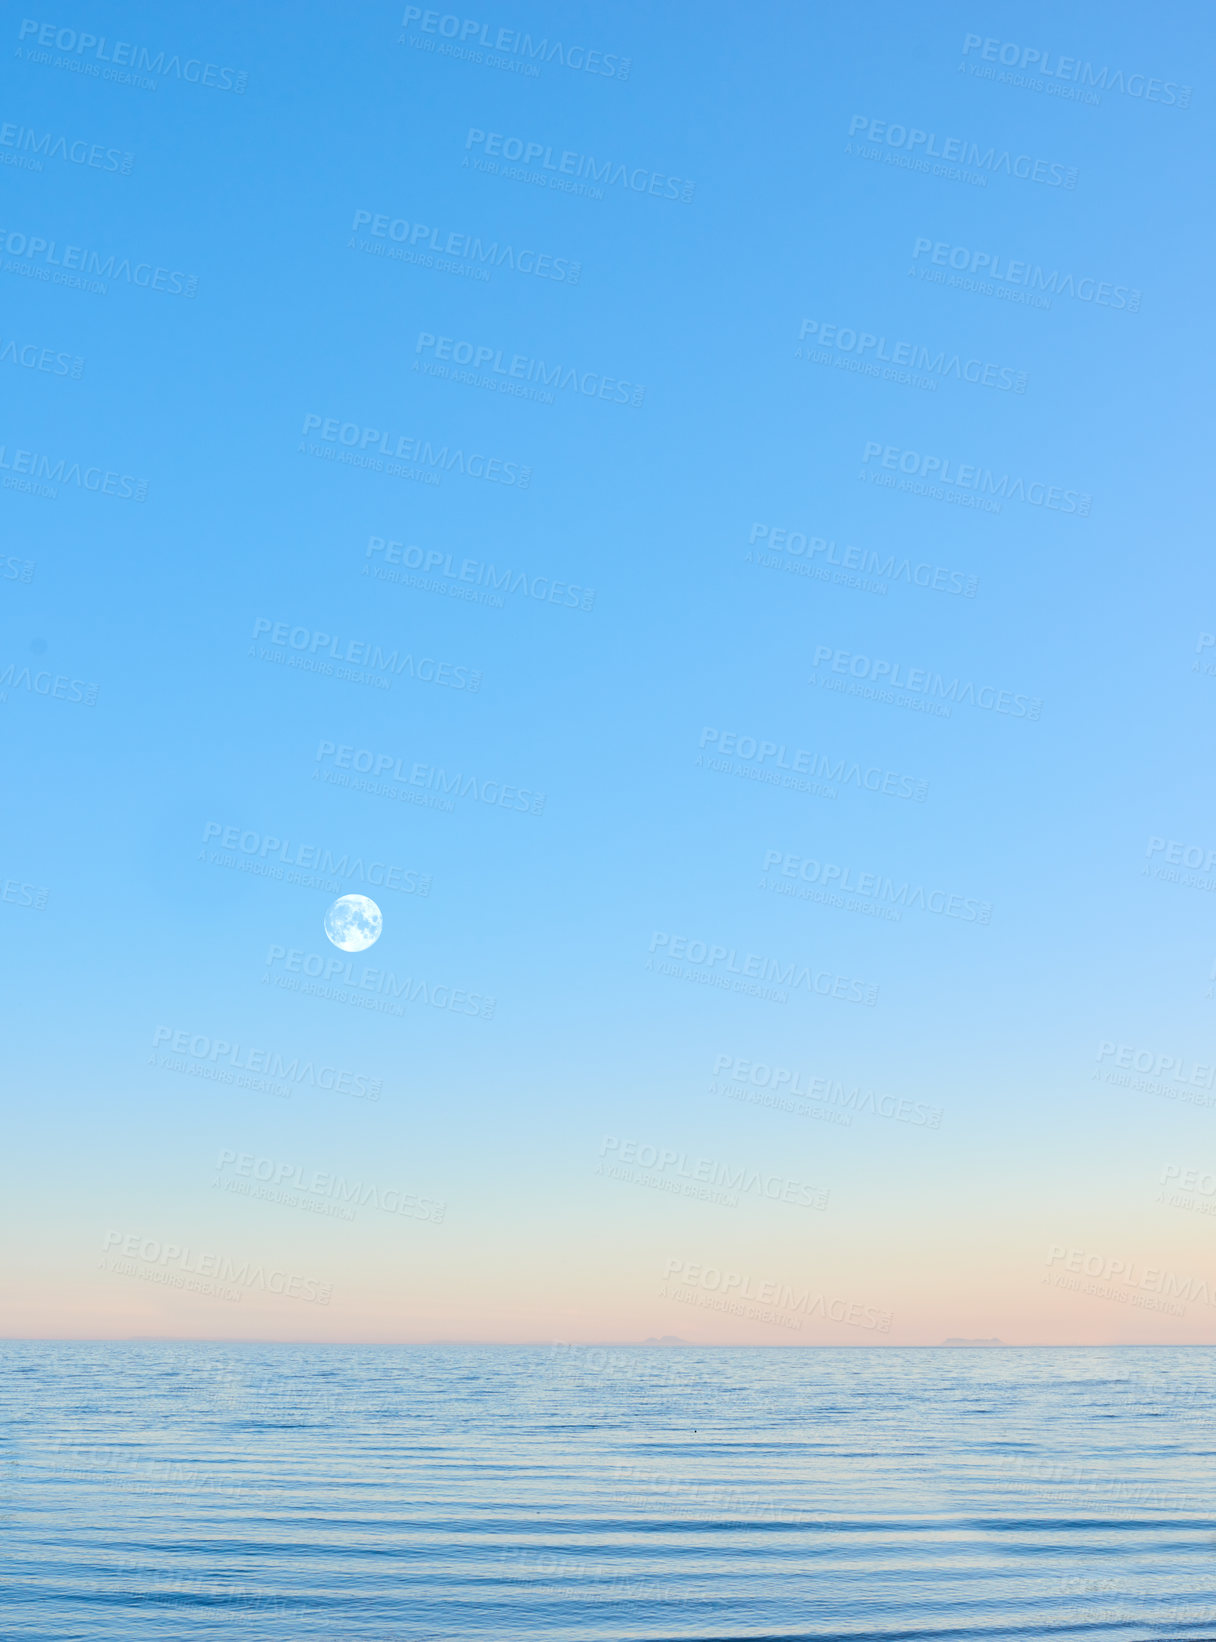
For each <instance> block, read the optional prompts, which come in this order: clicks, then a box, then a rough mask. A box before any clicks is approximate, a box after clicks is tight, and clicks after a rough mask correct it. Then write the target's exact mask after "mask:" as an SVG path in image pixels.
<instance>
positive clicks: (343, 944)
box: [325, 895, 384, 952]
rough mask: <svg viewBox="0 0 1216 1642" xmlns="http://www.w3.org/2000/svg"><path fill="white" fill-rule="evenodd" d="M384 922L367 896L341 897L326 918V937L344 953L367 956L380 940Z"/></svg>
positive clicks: (374, 904) (376, 907)
mask: <svg viewBox="0 0 1216 1642" xmlns="http://www.w3.org/2000/svg"><path fill="white" fill-rule="evenodd" d="M383 922H384V920H383V919H382V918H381V916H380V908H379V907H378V906H377V905H376V903H375V902H374V901H370V900H368V898H367V896H366V895H343V896H341V897H340V898H339V899H338V900H336V901H335V902H334V904H333V906H331V907H330V909H329V911H328V912H327V913H326V914H325V933H326V934H327V935H328V936H329V938H330V940H331V941H332V942H333V943H334V945H335V946H336V947H340V948H341V950H342V951H343V952H366V951H367V949H368V947H369V946H375V944H376V942H377V941H378V940H379V939H380V929H381V926H382V924H383Z"/></svg>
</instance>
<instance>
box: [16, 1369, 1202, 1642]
mask: <svg viewBox="0 0 1216 1642" xmlns="http://www.w3.org/2000/svg"><path fill="white" fill-rule="evenodd" d="M1212 1367H1213V1357H1212V1354H1211V1353H1210V1352H1209V1351H1207V1350H1204V1349H1201V1348H1186V1349H1158V1348H1140V1349H1131V1350H1041V1351H1040V1350H955V1351H912V1350H906V1351H905V1350H885V1351H865V1350H858V1351H830V1350H797V1349H794V1350H770V1351H764V1350H706V1349H700V1348H697V1349H692V1348H684V1349H681V1348H672V1349H646V1348H625V1347H611V1348H604V1349H601V1350H591V1349H589V1348H572V1349H569V1350H562V1349H554V1348H550V1347H486V1348H468V1347H395V1346H385V1347H319V1346H318V1347H313V1346H242V1345H207V1344H199V1345H161V1344H153V1343H141V1344H131V1345H125V1344H124V1345H102V1344H98V1345H82V1344H76V1343H72V1344H66V1343H63V1344H35V1343H8V1344H5V1345H3V1346H2V1347H0V1375H2V1382H0V1383H2V1387H3V1392H2V1395H3V1413H4V1439H3V1440H4V1451H3V1472H2V1474H3V1481H4V1492H3V1516H2V1520H3V1525H4V1534H3V1542H4V1552H3V1561H2V1563H0V1595H2V1598H3V1610H2V1611H3V1619H2V1620H0V1636H3V1638H4V1639H5V1642H8V1639H10V1638H13V1639H17V1638H20V1639H23V1642H26V1639H34V1638H37V1639H39V1642H42V1639H46V1642H51V1639H54V1642H71V1639H76V1638H81V1639H84V1638H88V1639H89V1642H96V1639H103V1642H105V1639H111V1638H112V1639H115V1642H117V1639H119V1638H122V1639H124V1642H125V1639H128V1638H148V1639H157V1642H160V1639H162V1638H166V1639H168V1638H190V1639H194V1638H201V1637H213V1636H214V1637H228V1638H233V1637H242V1638H243V1637H249V1638H262V1637H267V1638H269V1637H274V1638H276V1639H279V1642H296V1639H304V1642H319V1639H321V1638H325V1639H333V1642H338V1639H342V1642H361V1639H365V1638H366V1639H372V1638H375V1639H377V1642H395V1639H402V1642H405V1639H415V1638H419V1639H421V1638H426V1639H437V1638H443V1639H447V1638H454V1637H469V1638H504V1637H521V1638H522V1637H538V1636H539V1637H546V1638H554V1639H559V1642H566V1639H570V1642H574V1639H576V1638H577V1639H578V1642H600V1639H603V1642H608V1639H612V1642H632V1639H639V1642H640V1639H645V1642H659V1639H665V1638H672V1639H675V1638H685V1637H701V1638H713V1637H722V1638H727V1637H730V1638H734V1637H739V1638H757V1639H758V1638H766V1639H768V1638H772V1639H778V1638H780V1639H793V1638H801V1637H815V1638H829V1637H830V1638H838V1637H839V1638H863V1637H864V1638H914V1637H949V1638H957V1639H960V1642H961V1639H965V1638H972V1637H983V1638H992V1639H995V1638H1015V1637H1016V1638H1027V1637H1052V1638H1058V1639H1069V1638H1073V1637H1078V1638H1081V1637H1091V1638H1093V1637H1100V1638H1108V1637H1110V1638H1129V1639H1130V1638H1150V1637H1151V1638H1194V1637H1216V1497H1214V1490H1216V1467H1214V1466H1213V1435H1214V1431H1216V1426H1214V1423H1213V1417H1212V1416H1213V1403H1214V1400H1216V1391H1214V1387H1213V1376H1212Z"/></svg>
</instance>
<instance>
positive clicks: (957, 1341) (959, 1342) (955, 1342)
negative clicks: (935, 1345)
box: [942, 1334, 1005, 1346]
mask: <svg viewBox="0 0 1216 1642" xmlns="http://www.w3.org/2000/svg"><path fill="white" fill-rule="evenodd" d="M942 1344H943V1345H944V1346H1003V1345H1004V1344H1005V1342H1004V1340H998V1339H997V1337H996V1335H995V1334H994V1335H993V1336H992V1338H991V1340H964V1339H963V1338H962V1336H961V1335H958V1334H952V1335H951V1336H950V1338H949V1339H948V1340H943V1341H942Z"/></svg>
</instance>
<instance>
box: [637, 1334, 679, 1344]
mask: <svg viewBox="0 0 1216 1642" xmlns="http://www.w3.org/2000/svg"><path fill="white" fill-rule="evenodd" d="M642 1344H643V1345H644V1346H686V1345H687V1344H688V1341H687V1340H681V1338H680V1336H679V1335H678V1334H648V1335H647V1336H646V1338H645V1339H644V1340H643V1341H642Z"/></svg>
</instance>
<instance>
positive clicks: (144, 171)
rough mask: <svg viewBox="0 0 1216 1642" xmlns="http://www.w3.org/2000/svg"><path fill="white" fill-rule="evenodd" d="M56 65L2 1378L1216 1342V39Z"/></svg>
mask: <svg viewBox="0 0 1216 1642" xmlns="http://www.w3.org/2000/svg"><path fill="white" fill-rule="evenodd" d="M48 15H49V20H48V17H44V16H43V14H41V13H35V14H32V15H31V16H29V17H22V16H21V15H19V12H11V13H10V14H9V16H8V20H7V22H6V23H5V24H4V25H3V26H4V30H5V31H6V33H5V37H4V38H3V39H2V40H0V45H2V47H3V49H2V50H0V60H3V62H4V64H5V75H4V89H3V102H2V110H3V113H2V118H0V162H3V164H4V165H5V168H6V169H5V183H6V187H5V207H4V213H3V221H2V222H0V231H2V232H0V289H2V290H3V293H4V304H3V315H4V318H3V322H2V330H0V380H3V382H4V386H5V389H6V392H5V394H4V397H3V409H2V412H0V420H2V424H3V426H2V428H0V447H2V450H0V506H2V507H3V510H4V522H5V530H4V548H3V551H2V552H0V599H2V601H3V605H2V608H3V630H4V637H3V646H2V651H0V715H2V719H0V722H2V725H3V733H4V738H5V742H6V748H7V751H6V764H7V768H8V770H9V774H10V800H11V802H10V803H9V805H7V806H6V815H5V820H4V825H3V862H2V866H3V872H2V873H0V877H2V879H3V887H2V890H0V927H2V928H3V932H4V940H3V951H4V957H5V966H6V970H7V974H6V978H5V983H4V992H5V998H6V1001H7V1003H8V1006H9V1011H8V1026H7V1030H6V1047H7V1059H8V1062H9V1067H10V1071H11V1078H10V1083H9V1086H10V1091H11V1094H10V1107H9V1115H8V1119H7V1124H6V1129H7V1137H8V1144H7V1146H6V1148H5V1151H6V1158H5V1164H4V1169H5V1174H6V1176H7V1179H6V1190H5V1194H4V1196H5V1211H4V1213H5V1218H6V1220H7V1221H8V1223H9V1226H8V1229H9V1235H10V1237H11V1239H12V1242H13V1246H14V1247H15V1248H16V1249H17V1251H18V1252H17V1255H16V1257H15V1258H14V1259H12V1260H11V1261H10V1262H8V1263H7V1265H6V1270H5V1273H4V1275H3V1279H2V1280H0V1282H2V1287H3V1290H4V1291H5V1293H4V1300H3V1308H2V1311H3V1318H4V1322H3V1329H4V1332H5V1333H6V1334H8V1335H11V1336H21V1337H38V1338H43V1337H54V1338H73V1337H83V1338H131V1337H157V1338H181V1339H195V1338H202V1339H257V1340H284V1341H290V1340H320V1341H330V1340H332V1341H376V1342H379V1341H384V1342H422V1341H433V1340H461V1341H571V1342H588V1341H609V1340H611V1341H637V1340H644V1339H646V1338H649V1337H657V1336H662V1335H677V1336H679V1337H681V1338H682V1339H685V1340H688V1341H693V1342H699V1343H719V1344H740V1345H756V1344H771V1345H784V1346H790V1345H793V1346H798V1345H811V1346H820V1345H822V1346H875V1345H878V1346H886V1345H936V1344H939V1343H940V1342H942V1341H943V1340H945V1339H947V1338H955V1337H957V1338H968V1339H989V1338H993V1337H996V1338H999V1339H1001V1340H1003V1341H1005V1342H1007V1343H1010V1344H1017V1345H1031V1344H1057V1343H1058V1344H1065V1343H1071V1344H1089V1343H1128V1344H1136V1343H1153V1342H1164V1341H1171V1342H1181V1343H1206V1342H1209V1341H1211V1340H1212V1339H1213V1338H1214V1337H1216V1259H1213V1257H1212V1253H1211V1240H1210V1237H1209V1236H1208V1224H1210V1222H1205V1219H1204V1216H1205V1215H1212V1214H1216V1146H1214V1145H1213V1125H1214V1123H1216V1048H1214V1047H1213V1025H1214V1023H1216V929H1214V928H1213V916H1212V915H1213V910H1214V906H1216V902H1214V900H1213V896H1214V895H1216V819H1214V816H1213V809H1212V798H1213V790H1214V781H1213V775H1212V759H1211V751H1212V735H1211V725H1212V722H1213V708H1214V707H1216V601H1214V599H1213V571H1212V566H1211V558H1210V546H1209V536H1208V533H1207V531H1206V529H1205V521H1204V519H1203V511H1204V505H1205V503H1206V502H1207V489H1208V487H1207V484H1206V482H1205V480H1206V473H1207V460H1208V458H1209V450H1210V443H1211V405H1210V397H1209V395H1208V393H1207V392H1206V390H1207V388H1208V379H1209V375H1210V373H1209V371H1208V370H1207V368H1206V365H1205V350H1206V348H1207V347H1208V346H1209V345H1210V330H1211V326H1210V319H1209V315H1210V307H1211V304H1210V295H1209V291H1208V285H1209V270H1210V261H1211V257H1210V246H1209V250H1208V251H1205V250H1204V243H1205V242H1210V238H1211V229H1210V227H1209V226H1208V224H1207V215H1206V213H1205V212H1204V211H1202V210H1201V209H1200V207H1199V202H1200V200H1201V199H1202V198H1203V192H1204V190H1203V183H1204V178H1205V175H1206V173H1205V168H1204V163H1203V162H1204V155H1205V153H1207V152H1210V147H1211V140H1212V131H1211V115H1210V107H1211V103H1210V94H1211V86H1210V79H1211V76H1210V70H1209V68H1208V66H1207V64H1208V62H1209V61H1210V56H1209V53H1208V50H1207V48H1208V46H1209V44H1210V35H1211V20H1210V18H1209V17H1208V16H1207V15H1206V14H1205V13H1204V11H1203V10H1202V9H1201V8H1199V7H1198V6H1195V5H1185V6H1183V7H1180V8H1173V9H1171V10H1169V11H1168V12H1162V11H1160V10H1158V11H1154V12H1147V11H1145V10H1144V9H1143V8H1138V7H1135V8H1133V7H1127V6H1123V7H1116V8H1112V7H1099V6H1097V5H1094V4H1086V5H1083V6H1080V7H1078V8H1073V9H1072V10H1071V11H1070V13H1069V15H1068V16H1067V17H1061V16H1060V14H1059V13H1058V11H1057V10H1056V9H1055V8H1050V7H1047V6H1043V5H1030V6H1018V7H1016V8H1014V7H1011V6H1002V5H995V4H986V5H985V4H980V3H978V0H976V3H969V4H966V5H962V4H958V5H955V4H943V3H937V0H934V3H932V4H930V5H928V6H925V7H918V8H915V10H911V11H910V10H909V9H908V8H906V7H901V6H895V5H889V4H888V5H882V6H878V7H867V8H865V9H864V11H856V10H852V9H850V8H828V7H817V8H811V7H805V8H803V7H792V6H772V5H770V6H766V7H764V8H762V9H761V10H759V11H758V12H756V11H752V12H748V13H746V14H745V13H743V12H741V11H740V10H739V9H738V8H736V7H730V8H728V7H726V6H724V5H722V4H710V5H709V6H708V7H706V6H697V7H693V6H691V5H686V4H683V3H680V4H673V5H668V6H664V7H662V8H658V9H656V8H654V7H648V6H642V5H640V4H636V3H632V0H630V3H628V4H621V5H617V6H614V7H612V8H608V7H592V6H585V5H564V6H560V7H559V6H556V5H543V4H532V3H528V4H518V5H508V4H506V0H504V4H503V6H502V7H501V8H499V9H492V10H486V11H478V12H477V13H476V14H470V15H468V16H466V15H465V14H464V13H463V12H460V13H459V14H457V13H455V12H443V11H428V10H426V9H425V8H424V7H421V6H418V7H413V6H411V7H402V6H400V5H398V6H391V5H386V4H385V5H382V4H369V5H366V6H360V7H356V8H348V7H341V6H338V5H336V4H332V3H331V4H317V3H312V0H306V3H304V4H300V5H296V6H293V7H291V8H290V9H288V8H287V7H284V6H279V5H269V6H265V7H259V8H257V9H256V10H255V11H252V12H250V11H247V10H243V9H242V8H238V7H228V8H219V9H218V10H217V9H216V8H210V7H203V6H198V5H193V4H186V5H181V6H178V7H175V8H173V11H172V14H169V13H166V12H164V11H163V9H162V8H157V7H153V6H150V5H146V6H140V5H126V4H121V3H115V4H112V5H109V6H107V7H105V8H104V16H103V12H102V9H101V8H96V7H93V8H92V9H90V6H89V5H88V4H87V3H86V4H84V5H82V7H81V8H80V9H79V10H78V11H75V12H73V13H72V14H71V15H70V16H69V17H68V20H67V21H66V22H62V21H59V20H58V19H59V18H60V17H62V16H64V15H66V14H48ZM348 894H362V895H367V896H369V897H370V898H372V899H373V900H374V901H375V902H376V904H377V905H378V906H379V908H380V911H381V915H382V933H381V935H380V937H379V939H378V941H377V942H376V943H375V945H374V946H372V947H371V948H369V949H368V950H366V951H364V952H361V953H346V952H342V951H340V950H339V949H338V948H337V947H335V946H334V945H333V944H332V943H331V941H330V940H329V939H328V938H327V935H326V932H325V917H326V913H327V910H328V909H329V907H330V906H331V905H332V903H333V901H334V900H335V899H337V898H338V897H340V896H343V895H348Z"/></svg>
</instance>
